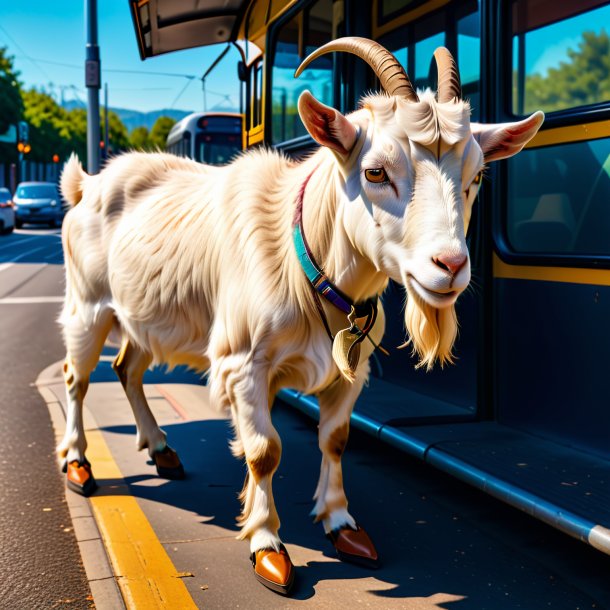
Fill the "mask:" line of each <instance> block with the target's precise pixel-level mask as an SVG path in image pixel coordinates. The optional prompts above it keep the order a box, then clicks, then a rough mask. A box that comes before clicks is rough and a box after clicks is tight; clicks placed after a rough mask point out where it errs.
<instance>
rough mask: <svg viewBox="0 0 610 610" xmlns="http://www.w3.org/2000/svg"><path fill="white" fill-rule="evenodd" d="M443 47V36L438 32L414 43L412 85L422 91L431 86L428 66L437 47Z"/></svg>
mask: <svg viewBox="0 0 610 610" xmlns="http://www.w3.org/2000/svg"><path fill="white" fill-rule="evenodd" d="M444 45H445V34H444V32H439V33H437V34H433V35H432V36H428V37H427V38H424V39H422V40H419V41H418V42H416V43H415V73H414V74H413V77H412V78H413V84H414V85H415V86H416V87H418V88H419V89H424V88H425V87H429V86H430V85H431V82H430V80H431V79H430V65H431V62H434V60H433V59H432V58H433V56H434V51H435V50H436V49H437V47H442V46H444Z"/></svg>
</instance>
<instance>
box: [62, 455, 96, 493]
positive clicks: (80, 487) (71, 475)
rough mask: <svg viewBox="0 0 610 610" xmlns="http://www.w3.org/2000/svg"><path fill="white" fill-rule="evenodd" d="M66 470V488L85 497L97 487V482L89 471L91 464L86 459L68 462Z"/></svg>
mask: <svg viewBox="0 0 610 610" xmlns="http://www.w3.org/2000/svg"><path fill="white" fill-rule="evenodd" d="M66 471H67V475H66V482H67V485H68V489H71V490H72V491H74V492H76V493H77V494H80V495H81V496H85V497H87V496H90V495H91V494H92V493H93V492H94V491H95V490H96V489H97V483H96V482H95V479H94V478H93V473H92V472H91V464H89V462H88V461H87V460H83V461H82V462H79V461H78V460H73V461H72V462H69V463H68V464H67V468H66Z"/></svg>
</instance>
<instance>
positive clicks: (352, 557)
mask: <svg viewBox="0 0 610 610" xmlns="http://www.w3.org/2000/svg"><path fill="white" fill-rule="evenodd" d="M356 528H357V529H352V528H351V527H349V526H347V525H345V526H343V527H340V528H338V529H336V530H333V531H332V532H330V533H329V534H326V537H327V538H328V539H329V540H330V541H331V543H332V545H333V546H334V547H335V551H337V556H338V557H339V559H340V560H341V561H347V562H349V563H355V564H356V565H360V566H363V567H365V568H373V569H377V568H378V567H379V556H378V555H377V550H376V549H375V545H374V544H373V543H372V542H371V539H370V538H369V535H368V534H367V533H366V532H365V531H364V530H363V529H362V528H361V527H360V526H359V525H356Z"/></svg>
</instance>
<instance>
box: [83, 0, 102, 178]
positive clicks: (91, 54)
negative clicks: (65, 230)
mask: <svg viewBox="0 0 610 610" xmlns="http://www.w3.org/2000/svg"><path fill="white" fill-rule="evenodd" d="M85 31H86V35H87V45H86V47H85V53H86V54H85V86H86V87H87V160H88V163H87V169H88V171H89V173H90V174H97V173H99V171H100V73H101V66H100V48H99V47H98V45H97V0H85Z"/></svg>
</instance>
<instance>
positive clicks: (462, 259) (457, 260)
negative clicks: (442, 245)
mask: <svg viewBox="0 0 610 610" xmlns="http://www.w3.org/2000/svg"><path fill="white" fill-rule="evenodd" d="M467 258H468V257H467V256H464V255H463V254H458V255H457V256H455V255H451V254H441V255H440V256H436V257H434V258H433V259H432V262H433V263H434V264H435V265H436V266H437V267H440V268H441V269H442V270H443V271H447V272H448V273H451V275H456V274H457V273H458V271H459V270H460V269H461V268H462V267H463V266H464V265H465V264H466V260H467Z"/></svg>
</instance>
